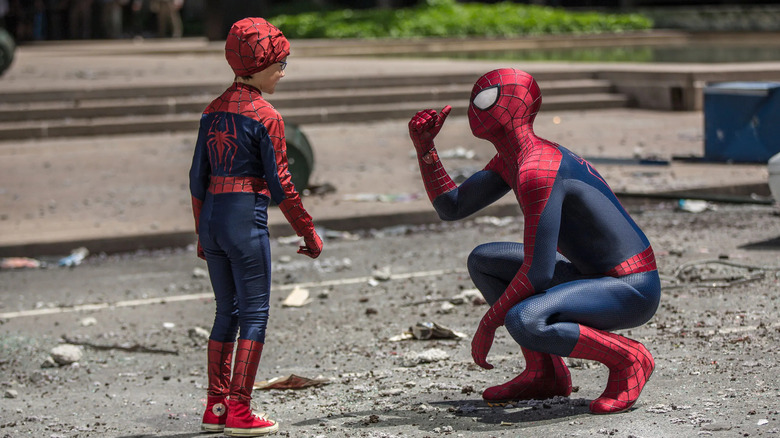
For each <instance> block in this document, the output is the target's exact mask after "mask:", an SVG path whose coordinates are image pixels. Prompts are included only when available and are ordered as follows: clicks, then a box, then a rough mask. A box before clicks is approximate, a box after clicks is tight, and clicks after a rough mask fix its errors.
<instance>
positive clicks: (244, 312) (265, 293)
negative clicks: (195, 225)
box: [199, 193, 271, 343]
mask: <svg viewBox="0 0 780 438" xmlns="http://www.w3.org/2000/svg"><path fill="white" fill-rule="evenodd" d="M267 211H268V198H267V197H265V196H262V195H258V194H253V193H223V194H218V195H212V194H210V193H209V194H208V195H207V196H206V199H205V200H204V203H203V210H202V211H201V216H200V230H199V232H200V236H199V237H200V243H201V246H203V251H204V252H205V253H206V262H207V264H208V268H209V275H210V277H211V286H212V287H213V289H214V297H215V299H216V303H217V306H216V316H215V317H214V325H213V326H212V329H211V336H210V339H212V340H215V341H218V342H233V341H234V340H235V339H236V334H237V333H238V331H239V327H240V338H241V339H249V340H252V341H257V342H263V343H264V342H265V330H266V326H267V325H268V311H269V308H270V305H269V302H270V291H271V248H270V244H269V240H268V228H267Z"/></svg>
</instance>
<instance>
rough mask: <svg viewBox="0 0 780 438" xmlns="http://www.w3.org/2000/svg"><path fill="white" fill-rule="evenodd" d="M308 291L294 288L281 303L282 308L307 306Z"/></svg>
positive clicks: (308, 300)
mask: <svg viewBox="0 0 780 438" xmlns="http://www.w3.org/2000/svg"><path fill="white" fill-rule="evenodd" d="M310 301H311V300H310V299H309V290H308V289H304V288H301V287H297V286H296V287H295V288H294V289H293V290H292V291H291V292H290V294H289V295H287V298H285V299H284V301H282V307H302V306H305V305H306V304H309V302H310Z"/></svg>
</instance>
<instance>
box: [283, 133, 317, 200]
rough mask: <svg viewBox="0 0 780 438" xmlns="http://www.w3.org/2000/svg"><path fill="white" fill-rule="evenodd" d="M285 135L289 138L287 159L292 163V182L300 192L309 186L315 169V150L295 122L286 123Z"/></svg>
mask: <svg viewBox="0 0 780 438" xmlns="http://www.w3.org/2000/svg"><path fill="white" fill-rule="evenodd" d="M284 136H285V139H286V140H287V160H288V161H289V163H290V173H291V174H292V182H293V184H295V189H296V190H298V193H302V192H303V191H304V190H305V189H307V188H308V187H309V177H310V176H311V173H312V172H313V171H314V152H313V151H312V149H311V144H309V140H308V139H307V138H306V136H305V135H304V134H303V131H301V130H300V128H298V126H297V125H294V124H285V126H284Z"/></svg>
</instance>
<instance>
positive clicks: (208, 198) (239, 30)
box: [190, 18, 322, 436]
mask: <svg viewBox="0 0 780 438" xmlns="http://www.w3.org/2000/svg"><path fill="white" fill-rule="evenodd" d="M289 53H290V44H289V42H288V41H287V39H286V38H285V37H284V35H283V34H282V32H281V31H279V29H277V28H276V27H274V26H273V25H271V24H270V23H268V22H267V21H265V20H264V19H262V18H245V19H243V20H240V21H238V22H236V23H235V24H234V25H233V27H232V28H231V29H230V33H229V35H228V37H227V42H226V43H225V57H226V58H227V61H228V64H229V65H230V67H231V68H232V69H233V72H234V73H235V75H236V78H235V82H234V83H233V85H231V86H230V87H229V88H228V89H227V90H226V91H225V92H224V93H222V95H221V96H219V97H218V98H217V99H215V100H214V101H213V102H212V103H211V104H210V105H209V106H208V108H206V110H205V111H204V112H203V116H202V117H201V121H200V131H199V132H198V140H197V143H196V145H195V154H194V157H193V160H192V167H191V169H190V191H191V193H192V209H193V212H194V215H195V229H196V232H197V233H198V256H199V257H201V258H204V259H205V260H206V262H207V263H208V268H209V274H210V277H211V284H212V287H213V289H214V296H215V298H216V316H215V318H214V325H213V327H212V329H211V336H210V337H209V345H208V379H209V383H208V391H207V395H208V397H207V404H206V411H205V413H204V414H203V422H202V425H201V428H202V430H204V431H206V432H220V431H223V430H224V433H225V434H226V435H229V436H257V435H262V434H267V433H272V432H275V431H276V430H277V429H278V424H277V423H276V422H275V421H273V420H270V419H267V418H265V417H264V416H263V415H262V414H256V413H254V412H253V411H252V409H251V407H250V400H251V393H252V388H253V385H254V381H255V375H256V373H257V367H258V363H259V361H260V355H261V353H262V351H263V345H264V343H265V330H266V325H267V322H268V309H269V296H270V288H271V255H270V245H269V241H268V226H267V223H268V205H269V203H270V201H271V200H273V201H274V202H276V203H277V204H278V205H279V208H280V209H281V210H282V212H283V213H284V216H285V217H286V218H287V220H288V221H289V222H290V224H291V225H292V227H293V229H295V231H296V233H297V234H298V235H299V236H301V237H303V240H304V245H303V246H301V248H300V249H299V250H298V252H299V253H301V254H305V255H307V256H309V257H312V258H316V257H317V256H318V255H319V254H320V252H321V251H322V241H321V240H320V238H319V236H318V235H317V232H316V231H315V230H314V225H313V223H312V218H311V216H310V215H309V214H308V213H307V212H306V210H305V209H304V208H303V204H302V203H301V198H300V196H299V195H298V192H297V191H296V190H295V187H294V186H293V183H292V181H291V175H290V172H289V168H288V162H287V152H286V144H285V140H284V123H283V122H282V117H281V116H280V115H279V113H278V112H277V111H276V110H275V109H274V108H273V107H272V106H271V105H270V104H269V103H268V102H267V101H266V100H265V99H264V98H263V94H262V93H263V92H265V93H269V94H270V93H273V92H274V90H275V87H276V84H277V82H278V81H279V80H280V79H281V78H282V77H284V67H285V66H286V65H287V61H286V59H287V55H288V54H289ZM239 328H240V335H239V337H238V341H236V334H238V333H239ZM234 347H235V349H236V353H235V365H234V366H233V367H232V368H233V369H232V375H231V363H232V358H233V349H234Z"/></svg>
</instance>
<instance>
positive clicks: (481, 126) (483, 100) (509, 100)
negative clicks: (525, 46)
mask: <svg viewBox="0 0 780 438" xmlns="http://www.w3.org/2000/svg"><path fill="white" fill-rule="evenodd" d="M541 105H542V93H541V91H540V90H539V85H537V84H536V80H534V78H533V76H531V75H530V74H528V73H526V72H524V71H522V70H515V69H511V68H502V69H498V70H493V71H491V72H488V73H485V74H484V75H483V76H482V77H481V78H479V79H478V80H477V82H476V83H475V84H474V88H473V89H472V90H471V101H470V105H469V125H470V126H471V132H472V133H474V135H475V136H476V137H478V138H483V139H485V140H488V141H490V142H492V143H493V144H495V145H496V146H497V147H498V145H499V144H502V145H505V144H506V140H507V139H512V138H517V137H518V136H519V135H518V134H520V131H526V130H530V129H531V128H532V126H533V122H534V118H535V117H536V113H537V112H539V107H540V106H541ZM510 143H515V142H513V141H511V140H510Z"/></svg>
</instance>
